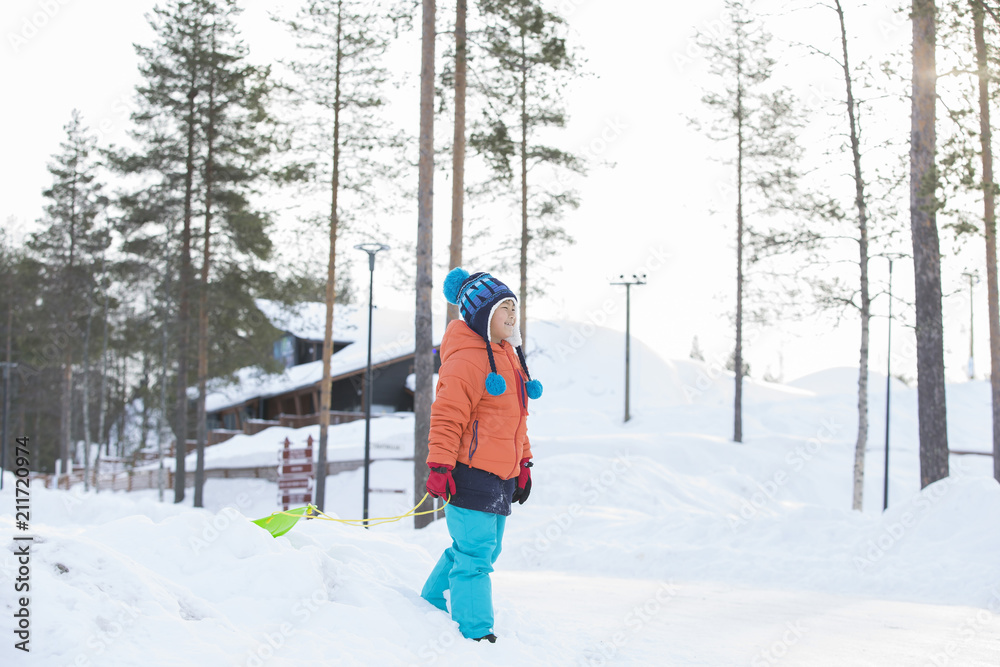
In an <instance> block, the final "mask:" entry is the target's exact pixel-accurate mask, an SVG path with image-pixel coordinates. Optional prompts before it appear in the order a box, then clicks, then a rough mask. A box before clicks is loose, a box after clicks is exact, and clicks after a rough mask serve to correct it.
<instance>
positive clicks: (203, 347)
mask: <svg viewBox="0 0 1000 667" xmlns="http://www.w3.org/2000/svg"><path fill="white" fill-rule="evenodd" d="M210 40H211V50H210V53H211V54H212V55H213V56H214V55H215V48H216V46H215V26H214V24H213V26H212V33H211V38H210ZM216 66H217V63H215V62H213V63H212V64H211V69H210V71H209V76H208V126H207V127H206V128H205V144H206V153H205V239H204V246H203V251H202V257H201V285H200V289H199V290H198V407H197V417H196V423H197V429H198V435H197V438H198V444H197V454H196V455H195V467H194V506H195V507H204V506H205V505H204V487H205V445H206V444H207V441H208V414H207V411H206V410H205V400H206V399H207V394H208V272H209V269H210V268H211V259H212V251H211V244H212V203H213V202H212V194H213V192H212V187H213V185H214V178H215V163H214V160H215V116H216V111H215V75H216V72H215V67H216Z"/></svg>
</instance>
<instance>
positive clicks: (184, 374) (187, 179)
mask: <svg viewBox="0 0 1000 667" xmlns="http://www.w3.org/2000/svg"><path fill="white" fill-rule="evenodd" d="M197 95H198V88H197V82H196V80H195V76H194V73H192V76H191V88H190V90H189V91H188V118H187V160H186V165H185V172H184V229H183V231H182V232H181V267H180V269H181V271H180V281H181V284H180V296H179V299H178V306H177V387H176V392H177V409H176V423H177V426H176V427H175V428H174V436H175V438H176V439H177V446H176V448H175V452H174V461H175V469H174V502H175V503H179V502H182V501H183V500H184V485H185V484H184V482H185V479H184V477H185V475H184V459H185V457H186V456H187V432H188V395H187V379H188V356H189V351H190V342H191V322H190V319H191V316H190V303H189V301H190V294H189V292H190V287H191V282H192V281H191V272H192V271H191V217H192V206H193V201H192V200H193V197H194V149H195V124H194V98H195V97H196V96H197Z"/></svg>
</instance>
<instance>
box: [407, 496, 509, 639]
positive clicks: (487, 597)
mask: <svg viewBox="0 0 1000 667" xmlns="http://www.w3.org/2000/svg"><path fill="white" fill-rule="evenodd" d="M444 513H445V520H446V521H447V523H448V533H449V534H450V535H451V539H452V543H451V546H450V547H448V548H447V549H445V550H444V553H443V554H441V558H440V559H439V560H438V562H437V565H435V566H434V569H433V570H432V571H431V574H430V576H429V577H427V582H426V583H425V584H424V588H423V590H422V591H421V592H420V596H421V597H422V598H424V599H425V600H427V601H428V602H430V603H431V604H432V605H434V606H435V607H437V608H438V609H440V610H442V611H448V608H447V606H446V605H445V599H444V592H445V591H446V590H448V589H451V617H452V619H453V620H454V621H455V622H456V623H458V629H459V630H460V631H461V633H462V636H464V637H469V638H472V639H476V638H478V637H482V636H484V635H488V634H489V633H491V632H493V587H492V585H491V583H490V572H492V571H493V563H495V562H496V560H497V558H498V557H499V556H500V548H501V542H502V540H503V529H504V524H506V522H507V517H506V516H504V515H503V514H492V513H490V512H480V511H478V510H469V509H465V508H464V507H455V506H454V505H448V506H447V507H446V508H445V511H444Z"/></svg>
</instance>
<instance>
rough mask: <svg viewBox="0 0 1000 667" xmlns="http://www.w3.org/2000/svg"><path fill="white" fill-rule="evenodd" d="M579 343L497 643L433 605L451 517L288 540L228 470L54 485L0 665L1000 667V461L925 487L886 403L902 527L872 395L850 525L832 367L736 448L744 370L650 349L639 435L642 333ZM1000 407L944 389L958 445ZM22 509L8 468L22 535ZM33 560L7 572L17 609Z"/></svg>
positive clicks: (501, 593)
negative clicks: (143, 484) (175, 498)
mask: <svg viewBox="0 0 1000 667" xmlns="http://www.w3.org/2000/svg"><path fill="white" fill-rule="evenodd" d="M580 326H585V325H572V324H566V323H561V324H560V323H535V324H534V326H533V329H532V331H531V333H532V341H537V342H536V345H537V346H536V347H535V348H533V349H532V348H529V365H530V368H531V372H532V375H533V376H534V377H536V378H538V379H540V380H541V381H542V382H543V383H544V385H545V394H544V396H543V397H542V399H540V400H539V401H536V402H534V404H533V405H532V411H533V416H532V418H531V421H530V433H531V436H532V444H533V451H534V452H535V455H536V466H535V468H534V469H533V477H534V487H533V490H532V494H531V498H530V500H529V501H528V502H527V503H526V504H525V505H523V506H520V505H518V506H515V508H514V513H513V515H512V516H511V517H510V520H509V521H508V523H507V533H506V537H505V542H504V553H503V555H502V556H501V558H500V560H499V561H498V563H497V568H498V571H497V572H496V573H495V574H494V579H493V581H494V598H495V602H496V609H497V611H496V614H497V623H496V628H495V629H496V632H497V634H498V635H500V637H501V639H500V641H499V642H498V643H497V644H496V645H480V644H476V643H474V642H469V641H466V640H464V639H462V638H461V636H460V635H459V633H458V631H457V628H456V626H455V624H454V623H452V621H451V620H450V618H449V617H448V616H447V615H446V614H443V613H441V612H440V611H438V610H436V609H434V608H432V607H431V606H429V605H427V604H426V603H424V602H423V601H422V600H421V599H420V598H419V595H418V592H419V590H420V587H421V585H422V583H423V580H424V578H425V577H426V575H427V573H428V572H429V570H430V568H431V567H432V566H433V564H434V562H435V560H436V559H437V557H438V555H439V554H440V552H441V550H442V549H443V548H444V547H445V546H446V545H447V544H448V543H449V538H448V535H447V531H446V527H445V525H444V523H443V522H436V523H435V524H433V525H432V526H430V527H429V528H427V529H425V530H422V531H414V530H413V529H412V525H411V524H410V523H408V522H407V523H396V524H388V525H385V526H379V527H376V528H373V529H371V530H363V529H359V528H355V527H349V526H343V525H340V524H336V523H331V522H325V521H308V522H307V521H301V522H299V524H298V525H297V526H296V527H295V528H294V529H293V530H292V531H291V532H290V533H288V534H287V535H286V536H283V537H281V538H278V539H273V538H271V536H270V535H269V534H268V533H267V532H265V531H264V530H261V529H260V528H259V527H257V526H255V525H253V524H252V523H250V519H254V518H258V517H261V516H265V515H267V514H269V513H270V512H272V511H274V509H275V503H276V489H275V486H274V485H273V484H270V483H268V482H266V481H263V480H222V479H212V480H209V481H208V483H207V484H206V488H205V504H206V507H207V509H193V508H191V507H190V492H189V496H188V499H187V500H186V501H185V502H184V503H181V504H176V505H175V504H172V503H170V502H169V501H170V499H171V498H170V493H169V492H168V497H167V501H168V502H166V503H161V502H158V500H157V493H156V492H155V491H143V492H138V493H132V494H125V493H114V494H113V493H107V492H102V493H98V494H95V493H93V492H91V493H84V492H83V491H82V490H81V489H79V488H77V489H74V490H72V491H69V492H67V491H49V490H46V489H41V488H33V489H32V490H31V503H32V507H31V512H32V516H31V529H30V534H31V535H33V536H34V542H33V544H32V546H31V559H30V585H31V590H30V597H31V601H30V610H31V632H32V635H31V638H32V639H31V648H32V651H31V654H30V655H29V656H25V655H24V654H22V653H21V652H18V651H15V650H14V649H13V641H12V640H11V638H12V637H13V636H14V635H13V634H12V629H13V628H12V619H13V614H14V612H15V604H16V601H15V600H13V599H12V596H11V595H5V596H4V597H3V598H2V600H3V602H2V613H3V615H4V618H6V619H8V620H7V621H5V622H4V627H5V628H7V629H6V630H5V631H4V632H3V633H2V635H3V636H4V637H6V638H7V639H6V640H5V642H4V643H3V645H2V647H0V664H4V665H13V664H17V665H21V664H25V665H28V664H30V665H32V666H34V665H38V666H44V667H50V666H51V667H57V666H58V667H62V666H63V665H101V666H102V667H103V666H105V665H111V666H114V665H123V666H124V665H129V666H131V665H136V664H156V665H206V666H208V665H211V666H213V667H214V666H216V665H240V666H243V665H246V666H251V665H253V666H262V665H274V666H289V667H291V666H293V665H294V666H295V667H299V666H300V665H308V664H338V665H366V666H370V665H412V664H417V665H431V664H434V665H438V664H441V665H469V664H475V665H479V664H486V665H511V664H524V665H580V664H586V665H599V664H669V665H694V664H712V665H732V664H777V663H778V661H779V658H780V659H781V662H782V664H795V665H838V666H842V665H844V664H877V665H886V664H894V665H895V664H907V665H910V664H912V665H926V664H954V665H957V664H962V665H996V664H1000V565H998V561H997V556H996V554H997V553H1000V486H998V485H997V483H996V482H995V481H994V480H993V479H992V461H991V460H990V459H989V458H987V457H981V456H953V457H952V458H951V467H952V476H951V477H949V478H948V479H945V480H942V481H940V482H938V483H936V484H934V485H931V486H929V487H928V488H926V489H924V490H920V489H919V460H918V455H917V447H916V417H915V409H916V404H915V397H914V396H913V395H912V392H910V393H909V395H908V394H907V393H906V392H905V390H903V389H901V390H900V392H899V396H900V397H899V400H896V399H895V397H894V399H893V404H892V405H893V410H892V424H891V426H892V440H891V447H892V451H891V458H890V463H891V476H890V494H889V496H890V507H889V510H888V511H887V512H885V513H883V512H882V511H881V507H882V469H883V464H884V460H883V456H882V454H881V447H882V443H881V437H880V435H881V433H882V431H880V430H879V429H880V428H881V429H884V423H880V422H879V420H880V419H883V418H884V417H881V416H879V414H878V412H877V409H876V401H875V398H874V397H873V402H872V415H871V417H872V427H871V437H870V439H869V451H868V457H867V466H866V484H865V511H864V512H854V511H851V510H850V503H851V472H852V466H853V457H854V440H855V438H856V416H855V414H854V410H855V408H854V398H853V396H851V394H850V392H846V393H845V392H841V391H834V390H833V388H834V385H835V384H836V383H835V382H834V381H833V380H834V379H835V378H833V377H832V375H836V374H837V373H839V371H837V372H835V373H832V374H831V376H830V377H827V378H826V379H825V380H824V381H823V382H822V383H819V382H816V383H811V382H805V383H796V386H792V387H782V386H775V385H767V384H763V383H754V382H748V383H747V394H746V397H747V400H746V403H745V410H746V413H745V420H746V421H745V433H746V438H745V440H744V443H734V442H732V441H731V440H729V435H730V429H731V414H730V406H729V404H728V401H730V400H731V385H732V375H731V374H728V373H726V372H725V371H722V370H721V369H717V368H713V367H712V365H711V364H704V363H701V362H693V361H674V362H670V361H666V360H663V359H660V358H659V357H658V356H657V355H656V354H655V352H653V350H652V349H651V348H650V347H648V346H646V345H644V344H642V343H641V342H638V341H633V363H634V364H635V366H634V367H633V369H634V371H635V372H634V374H633V381H634V382H635V384H634V385H633V395H632V398H633V402H632V408H633V414H634V418H633V419H632V420H631V421H630V422H628V423H627V424H622V423H621V417H622V414H621V410H622V405H621V403H622V401H621V399H623V395H622V392H621V384H622V381H623V373H622V372H621V371H623V368H622V366H621V357H620V356H619V351H620V346H621V344H623V341H622V337H621V335H620V334H617V333H615V332H610V331H608V330H604V329H600V328H597V327H591V328H590V329H588V330H584V329H581V328H579V327H580ZM817 379H818V378H817ZM824 386H825V387H827V389H828V390H823V389H822V387H824ZM986 390H988V387H985V388H984V386H983V383H968V384H966V385H953V386H949V390H948V400H949V404H948V409H949V414H950V415H951V416H952V418H953V419H954V420H955V421H954V422H952V423H953V424H954V425H953V426H952V428H951V431H950V436H951V438H952V447H953V448H955V449H974V448H977V447H978V448H980V449H983V448H984V443H985V442H988V439H986V438H987V437H988V433H989V419H990V417H989V415H990V413H989V403H988V394H987V395H986V399H987V400H984V391H986ZM883 409H884V403H883ZM372 428H373V438H372V439H373V443H378V444H379V447H374V446H373V454H374V455H375V456H376V457H377V458H378V459H379V460H377V461H376V462H375V463H374V464H373V466H372V471H371V474H372V481H371V486H372V487H373V488H376V489H380V491H378V492H375V493H372V494H371V498H370V502H371V509H372V512H371V514H372V515H373V516H392V515H396V514H400V513H402V512H404V511H406V510H407V509H409V507H410V506H411V504H412V500H411V499H412V497H413V480H412V467H411V465H410V464H408V463H406V462H403V461H396V460H390V459H394V458H403V457H405V456H409V455H412V451H411V449H409V447H412V445H411V444H408V443H411V442H412V435H411V434H412V429H413V417H412V415H409V414H402V415H394V416H388V417H382V418H379V419H377V420H375V421H373V423H372ZM310 433H312V434H313V435H314V437H318V432H316V433H314V432H313V429H300V430H298V431H290V430H288V429H276V428H272V429H268V430H267V431H264V432H262V433H259V434H257V435H255V436H238V437H237V438H233V439H232V440H230V441H228V442H226V443H223V444H221V445H218V446H215V447H212V448H210V449H209V450H208V452H207V456H206V458H207V461H208V465H209V466H210V467H211V466H214V465H227V466H229V465H237V464H239V465H268V464H271V463H273V462H274V461H275V457H276V453H277V449H278V446H279V443H280V442H281V441H282V440H283V439H284V437H285V436H286V435H288V436H290V437H293V439H296V440H299V441H303V440H304V439H305V437H306V436H307V435H309V434H310ZM363 434H364V423H363V422H354V423H351V424H344V425H340V426H336V427H332V428H331V430H330V452H331V459H336V458H338V457H343V458H355V457H358V456H359V455H360V453H361V451H362V447H363ZM984 434H987V435H984ZM192 465H193V460H192ZM362 479H363V473H362V471H361V470H355V471H351V472H349V473H343V474H340V475H335V476H331V477H328V478H327V494H328V499H329V500H328V507H327V509H328V512H330V513H331V514H334V515H339V516H343V517H347V518H356V517H359V516H360V515H361V503H362V493H361V489H362ZM394 490H402V491H403V493H393V491H394ZM13 494H14V492H13V477H12V476H11V475H10V474H9V473H8V475H7V477H6V478H5V488H4V491H3V492H2V493H0V526H2V528H3V530H4V534H5V535H8V536H14V535H15V534H18V533H17V531H16V529H15V523H14V522H15V517H14V513H13V508H14V495H13ZM13 545H14V542H13V541H12V540H8V548H7V551H5V552H4V553H5V555H4V556H3V559H2V562H0V589H2V590H4V591H7V592H10V591H12V590H13V585H14V582H15V579H16V577H17V576H18V568H19V564H18V562H17V560H16V558H15V557H14V554H13V551H14V549H15V548H16V547H14V546H13ZM942 656H943V657H942ZM942 661H943V662H942Z"/></svg>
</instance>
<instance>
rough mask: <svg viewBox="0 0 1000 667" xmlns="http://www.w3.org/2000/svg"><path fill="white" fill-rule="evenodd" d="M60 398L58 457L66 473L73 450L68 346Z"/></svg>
mask: <svg viewBox="0 0 1000 667" xmlns="http://www.w3.org/2000/svg"><path fill="white" fill-rule="evenodd" d="M61 400H62V403H61V408H60V417H59V426H60V435H59V439H60V441H61V443H60V444H61V448H60V449H61V456H60V458H61V459H62V472H63V474H66V473H68V472H69V470H70V461H72V451H73V448H72V425H71V422H72V419H73V359H72V355H71V353H70V351H69V347H68V346H67V348H66V359H65V361H64V362H63V377H62V399H61Z"/></svg>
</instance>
